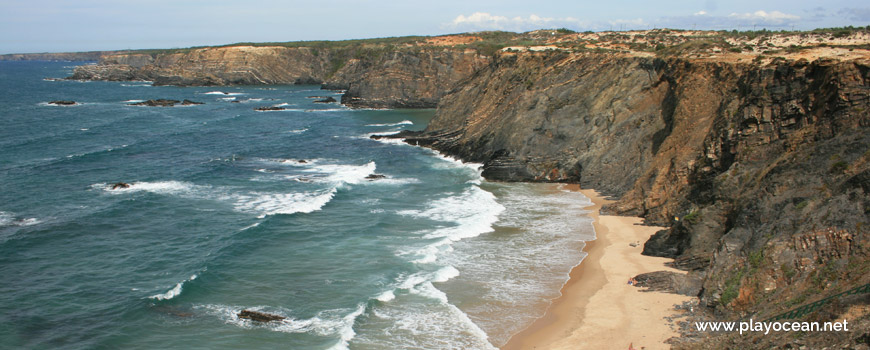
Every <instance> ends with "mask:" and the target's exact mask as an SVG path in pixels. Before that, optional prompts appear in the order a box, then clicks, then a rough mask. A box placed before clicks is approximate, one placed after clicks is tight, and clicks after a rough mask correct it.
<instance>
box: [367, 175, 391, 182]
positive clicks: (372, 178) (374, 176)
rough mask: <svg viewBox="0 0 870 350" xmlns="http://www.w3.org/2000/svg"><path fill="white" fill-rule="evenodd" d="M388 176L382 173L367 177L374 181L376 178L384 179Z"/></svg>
mask: <svg viewBox="0 0 870 350" xmlns="http://www.w3.org/2000/svg"><path fill="white" fill-rule="evenodd" d="M386 177H387V176H386V175H381V174H370V175H369V176H366V177H365V179H366V180H369V181H374V180H378V179H384V178H386Z"/></svg>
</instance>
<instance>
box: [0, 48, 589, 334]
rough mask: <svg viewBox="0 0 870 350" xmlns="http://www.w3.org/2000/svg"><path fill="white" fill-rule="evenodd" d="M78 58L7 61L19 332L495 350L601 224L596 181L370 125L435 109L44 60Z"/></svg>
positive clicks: (411, 121) (2, 179)
mask: <svg viewBox="0 0 870 350" xmlns="http://www.w3.org/2000/svg"><path fill="white" fill-rule="evenodd" d="M73 65H74V64H72V63H55V62H0V186H2V190H0V348H10V349H11V348H32V349H230V348H261V349H273V348H284V349H344V348H350V349H489V348H493V347H494V346H500V345H502V344H503V343H504V342H505V341H507V339H508V338H509V337H510V335H511V334H513V333H515V332H517V331H519V330H520V329H522V328H523V327H525V326H526V325H528V324H529V323H530V322H531V321H532V320H533V319H534V318H535V317H538V316H540V312H541V311H542V310H543V309H544V308H545V307H546V305H547V304H548V302H549V300H551V299H552V298H554V297H556V296H558V290H559V288H560V287H561V286H562V284H563V283H564V282H565V280H566V279H567V273H568V271H570V269H571V267H573V266H574V265H576V264H577V263H578V262H579V261H580V260H581V259H582V256H583V253H582V252H580V248H582V246H583V241H585V240H589V239H592V238H593V237H594V232H593V230H592V226H591V220H590V219H589V218H588V217H586V216H585V215H583V210H582V208H583V207H584V206H586V205H588V204H590V203H589V201H588V199H586V198H585V197H583V196H582V195H581V194H579V193H576V192H569V191H567V190H566V189H564V188H562V187H559V186H558V185H546V184H503V183H490V182H486V181H483V180H482V178H481V177H480V175H479V171H478V170H477V168H476V165H474V164H462V163H460V162H457V161H455V160H452V159H449V158H445V157H443V156H440V155H438V154H437V153H435V152H433V151H431V150H427V149H423V148H419V147H413V146H408V145H405V144H401V143H398V142H378V141H373V140H370V139H368V137H367V136H368V135H369V134H371V133H386V132H396V131H399V130H403V129H413V130H420V129H422V128H424V127H425V125H426V123H427V122H428V120H429V119H430V118H431V117H432V115H433V113H434V111H432V110H351V109H347V108H345V107H342V106H340V105H338V104H315V103H313V101H314V100H315V99H313V98H309V96H336V97H338V95H336V94H335V93H333V92H329V91H323V90H320V89H319V88H318V87H317V86H268V87H262V86H257V87H221V88H208V87H197V88H178V87H152V86H150V84H148V83H146V82H124V83H118V82H76V81H49V80H44V79H43V78H46V77H64V76H67V75H69V74H70V73H71V71H72V66H73ZM157 98H169V99H177V100H182V99H190V100H194V101H199V102H204V103H205V104H204V105H197V106H184V107H181V106H178V107H135V106H129V105H128V104H129V103H130V101H135V100H145V99H157ZM52 100H74V101H77V102H78V104H77V105H75V106H53V105H49V104H47V102H49V101H52ZM232 101H239V103H233V102H232ZM272 105H281V106H284V107H286V108H287V110H285V111H275V112H257V111H254V108H255V107H261V106H272ZM370 174H383V175H385V176H386V178H384V179H378V180H374V181H369V180H367V179H365V177H366V176H367V175H370ZM119 181H124V182H128V183H132V184H133V186H132V187H130V188H128V189H119V190H112V189H111V184H112V183H115V182H119ZM243 309H252V310H260V311H263V312H268V313H273V314H277V315H281V316H284V317H286V319H285V320H283V321H280V322H270V323H266V324H263V323H256V322H252V321H248V320H244V319H240V318H238V316H237V315H236V314H237V313H238V312H239V311H241V310H243Z"/></svg>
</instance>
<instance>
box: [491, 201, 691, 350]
mask: <svg viewBox="0 0 870 350" xmlns="http://www.w3.org/2000/svg"><path fill="white" fill-rule="evenodd" d="M571 188H572V189H573V190H577V191H580V192H581V193H583V194H584V195H585V196H586V197H588V198H590V199H591V200H592V202H593V203H594V204H593V205H592V206H590V207H587V208H585V209H586V210H589V211H590V213H589V216H591V217H592V218H593V219H594V220H595V221H594V223H593V225H594V227H595V234H596V240H594V241H590V242H587V243H586V248H585V251H586V252H587V254H588V255H587V256H586V258H585V259H584V260H583V262H582V263H581V264H579V265H578V266H577V267H575V268H574V269H573V270H572V271H571V274H570V280H569V281H568V283H566V284H565V286H564V287H563V288H562V290H561V296H560V297H559V298H557V299H555V300H554V301H553V303H552V304H551V305H550V307H549V308H548V309H547V311H546V314H545V315H544V316H543V317H542V318H540V319H538V320H536V321H535V322H534V323H533V324H532V325H530V326H529V327H528V328H526V329H524V330H523V331H522V332H520V333H518V334H516V335H514V336H513V337H512V338H511V340H510V341H509V342H508V343H507V344H506V345H505V346H503V347H502V349H503V350H519V349H628V348H629V346H630V345H633V346H634V348H635V349H641V348H642V347H645V348H646V349H669V348H670V345H668V344H666V343H665V341H666V340H667V339H669V338H671V337H674V336H677V335H678V334H677V332H676V331H674V330H673V329H672V328H671V326H670V325H669V322H668V321H666V320H665V317H668V316H672V315H674V314H676V313H677V311H676V310H675V309H674V306H675V305H676V304H680V303H682V302H684V301H688V300H691V298H690V297H687V296H682V295H677V294H670V293H663V292H644V291H642V290H641V288H637V287H634V286H632V285H629V284H628V283H627V282H628V279H629V278H631V277H633V276H636V275H638V274H641V273H646V272H653V271H661V270H665V271H674V272H679V273H685V272H682V271H679V270H676V269H672V268H669V267H666V266H665V265H664V263H665V262H667V261H670V259H666V258H656V257H648V256H643V255H641V250H642V249H643V242H645V241H646V240H647V239H648V238H649V236H650V235H652V234H653V233H655V232H656V231H658V230H660V229H661V228H660V227H655V226H643V225H641V222H642V219H640V218H633V217H622V216H610V215H599V213H598V211H599V210H600V209H601V206H602V205H604V204H605V203H608V201H607V200H606V199H605V198H604V197H602V196H601V195H600V194H599V193H597V192H596V191H594V190H591V189H583V190H581V189H580V188H579V186H576V185H575V186H571ZM637 242H640V243H641V244H640V245H637V246H632V243H637Z"/></svg>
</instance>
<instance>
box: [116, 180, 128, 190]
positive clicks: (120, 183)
mask: <svg viewBox="0 0 870 350" xmlns="http://www.w3.org/2000/svg"><path fill="white" fill-rule="evenodd" d="M119 188H122V189H123V188H130V184H128V183H126V182H116V183H115V184H113V185H112V189H113V190H117V189H119Z"/></svg>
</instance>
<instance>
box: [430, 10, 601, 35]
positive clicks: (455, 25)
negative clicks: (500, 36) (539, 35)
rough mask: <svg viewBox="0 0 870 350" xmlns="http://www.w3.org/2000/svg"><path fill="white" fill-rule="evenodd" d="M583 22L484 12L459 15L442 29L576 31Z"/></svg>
mask: <svg viewBox="0 0 870 350" xmlns="http://www.w3.org/2000/svg"><path fill="white" fill-rule="evenodd" d="M584 24H585V23H584V22H583V21H581V20H579V19H576V18H573V17H563V18H552V17H541V16H538V15H535V14H532V15H529V16H528V17H520V16H517V17H513V18H508V17H505V16H498V15H492V14H489V13H486V12H475V13H473V14H471V15H469V16H465V15H459V16H456V18H454V19H453V21H451V22H450V23H448V24H446V25H444V27H448V28H452V29H458V30H463V31H475V30H511V31H528V30H535V29H546V28H560V27H565V28H573V29H577V28H579V27H582V26H584Z"/></svg>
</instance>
